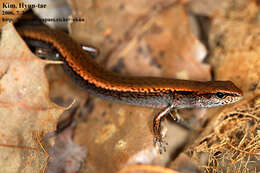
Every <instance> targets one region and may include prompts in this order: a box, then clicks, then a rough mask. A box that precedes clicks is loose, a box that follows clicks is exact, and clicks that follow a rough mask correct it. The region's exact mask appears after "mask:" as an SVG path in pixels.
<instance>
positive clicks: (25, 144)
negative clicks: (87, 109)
mask: <svg viewBox="0 0 260 173" xmlns="http://www.w3.org/2000/svg"><path fill="white" fill-rule="evenodd" d="M10 38H11V39H10ZM49 63H50V62H48V61H44V60H40V59H39V58H37V57H36V56H34V55H33V54H32V53H31V52H30V50H29V49H28V48H27V46H26V45H25V43H24V42H23V41H22V39H21V38H20V37H19V35H18V34H17V33H16V31H15V29H14V28H13V26H12V25H11V24H7V25H5V26H4V27H3V30H2V40H1V46H0V70H1V71H0V74H1V80H0V88H1V92H0V105H1V108H0V114H1V116H0V153H1V155H0V162H1V167H0V172H40V170H43V169H44V167H45V166H46V163H47V159H48V155H47V154H46V153H45V152H44V151H43V147H44V146H45V145H46V144H44V143H43V144H41V143H40V139H41V138H42V137H44V136H45V135H46V134H47V133H48V132H52V131H55V129H56V125H57V121H58V118H59V116H60V114H61V113H62V112H63V111H64V108H62V107H59V106H57V105H56V104H54V103H52V102H51V101H50V99H49V98H48V94H49V88H48V81H47V79H46V76H45V74H44V67H45V66H46V65H47V64H49Z"/></svg>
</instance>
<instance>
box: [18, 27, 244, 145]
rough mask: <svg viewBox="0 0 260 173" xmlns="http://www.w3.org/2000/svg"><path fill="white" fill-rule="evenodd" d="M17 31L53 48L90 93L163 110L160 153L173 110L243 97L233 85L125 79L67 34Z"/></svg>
mask: <svg viewBox="0 0 260 173" xmlns="http://www.w3.org/2000/svg"><path fill="white" fill-rule="evenodd" d="M17 30H18V32H19V34H20V35H21V36H22V37H23V38H25V39H32V40H38V41H42V42H44V43H48V44H51V45H52V46H53V47H54V48H55V49H56V50H57V51H58V53H59V54H60V56H59V59H60V60H62V61H63V62H64V64H63V68H64V70H65V72H66V73H67V74H68V75H69V76H70V77H71V79H72V80H73V81H74V82H76V83H77V84H78V85H79V86H80V87H82V88H84V89H86V91H87V92H89V93H91V94H94V95H96V96H98V97H101V98H103V99H106V100H109V101H113V102H118V103H123V104H130V105H136V106H146V107H152V108H160V109H162V112H160V113H159V114H158V115H157V116H156V117H155V118H154V124H153V130H154V135H155V137H154V142H155V143H156V144H157V145H158V146H159V149H160V150H162V149H164V146H163V139H162V135H161V133H160V127H161V125H160V124H161V119H162V118H163V117H164V116H166V115H167V114H168V113H170V112H171V111H172V110H174V109H182V108H207V107H214V106H222V105H226V104H231V103H234V102H236V101H238V100H240V99H241V98H242V95H243V94H242V91H241V90H240V89H239V88H238V87H236V86H235V85H234V84H233V83H232V82H231V81H207V82H201V81H191V80H178V79H170V78H162V77H133V76H121V75H119V74H116V73H113V72H111V71H108V70H106V69H104V68H102V67H101V66H99V65H98V64H97V63H96V62H95V61H94V60H93V58H91V57H90V55H89V54H88V53H87V52H85V51H84V50H83V49H82V47H81V46H80V44H78V43H77V42H76V41H74V40H73V39H72V38H71V37H69V36H68V35H67V34H66V33H63V32H61V31H56V30H51V29H49V28H47V27H33V28H18V29H17Z"/></svg>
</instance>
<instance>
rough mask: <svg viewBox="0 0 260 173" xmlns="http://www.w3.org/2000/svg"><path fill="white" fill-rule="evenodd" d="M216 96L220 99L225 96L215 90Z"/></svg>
mask: <svg viewBox="0 0 260 173" xmlns="http://www.w3.org/2000/svg"><path fill="white" fill-rule="evenodd" d="M216 96H217V97H218V98H220V99H222V98H224V97H225V94H224V93H221V92H217V93H216Z"/></svg>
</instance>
